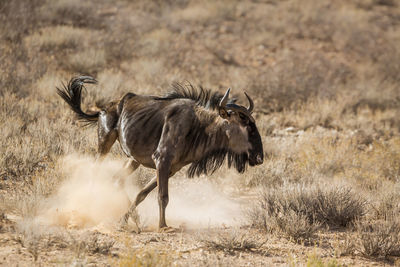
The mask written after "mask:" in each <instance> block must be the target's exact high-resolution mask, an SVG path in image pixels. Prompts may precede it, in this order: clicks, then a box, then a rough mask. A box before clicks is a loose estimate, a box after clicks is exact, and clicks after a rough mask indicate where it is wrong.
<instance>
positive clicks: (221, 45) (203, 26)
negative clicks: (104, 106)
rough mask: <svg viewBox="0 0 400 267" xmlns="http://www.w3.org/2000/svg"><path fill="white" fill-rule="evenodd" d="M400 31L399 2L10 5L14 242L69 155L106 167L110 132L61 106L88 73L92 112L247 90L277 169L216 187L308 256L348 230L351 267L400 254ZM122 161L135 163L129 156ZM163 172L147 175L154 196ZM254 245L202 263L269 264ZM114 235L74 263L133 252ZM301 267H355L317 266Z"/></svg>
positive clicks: (86, 243)
mask: <svg viewBox="0 0 400 267" xmlns="http://www.w3.org/2000/svg"><path fill="white" fill-rule="evenodd" d="M399 18H400V6H399V4H398V3H397V2H396V1H393V0H368V1H361V0H354V1H344V0H338V1H319V0H304V1H294V0H288V1H275V0H272V1H222V2H215V1H209V0H202V1H191V0H180V1H160V0H151V1H142V0H140V1H114V2H108V1H103V0H99V1H86V2H84V3H81V1H77V0H73V1H67V0H56V1H47V0H33V1H24V0H15V1H3V2H1V3H0V31H1V32H2V34H1V35H0V88H1V89H0V125H1V127H0V137H1V138H2V142H1V144H0V180H1V183H0V190H1V194H0V196H1V205H0V215H1V216H0V218H3V219H2V220H3V221H4V223H3V221H2V224H0V232H5V233H12V232H13V230H12V229H13V227H11V226H10V225H9V223H8V220H9V219H7V220H6V219H5V218H13V216H14V217H15V216H18V218H21V220H30V219H31V218H34V217H35V216H36V215H37V213H38V210H39V209H40V207H41V201H42V200H43V199H44V198H46V197H48V196H50V195H51V194H52V193H53V192H54V191H55V190H56V189H57V186H58V185H59V184H60V183H61V181H62V180H63V179H64V177H65V176H64V175H63V166H60V165H59V164H58V162H59V159H60V157H63V156H65V155H67V154H70V153H74V152H79V153H84V154H88V155H91V156H92V155H95V153H96V142H97V141H96V138H97V137H96V132H95V129H93V128H82V127H79V125H78V124H77V123H76V122H75V121H74V120H73V117H72V114H71V112H69V111H67V109H66V106H65V105H64V103H62V102H61V100H60V99H59V98H58V97H57V95H56V94H55V93H54V91H55V90H54V89H55V86H60V85H61V81H65V80H66V79H68V78H70V77H71V76H73V75H75V74H78V73H82V74H83V73H84V74H92V75H95V76H96V78H98V80H99V81H100V84H99V85H98V86H96V87H88V90H87V92H86V91H85V92H84V107H85V108H86V107H93V105H94V103H95V102H96V101H97V102H98V103H100V102H104V101H108V100H110V99H118V98H119V97H121V96H122V95H123V94H124V93H125V92H128V91H131V92H135V93H138V94H161V93H164V92H165V91H167V90H168V88H169V84H171V83H172V82H174V81H179V82H184V81H186V80H188V81H191V82H192V83H194V84H202V85H203V86H205V87H207V88H208V87H209V88H213V89H216V90H220V91H221V92H222V91H223V90H226V88H227V87H232V88H233V90H232V92H233V93H234V96H235V97H237V98H238V101H239V102H242V101H245V98H244V95H243V94H242V90H246V91H247V92H248V93H249V94H250V95H251V96H253V98H254V99H255V102H256V110H255V113H254V116H255V118H256V121H257V125H258V127H259V130H260V133H261V136H262V139H263V143H264V150H265V154H266V160H265V162H264V164H263V165H262V166H259V167H257V168H249V170H248V171H247V172H246V174H245V175H243V176H240V177H239V178H237V179H229V180H228V179H224V177H229V178H231V177H230V176H231V173H229V172H226V173H225V169H223V170H222V171H221V172H219V173H217V174H215V175H213V176H212V177H210V178H209V179H214V180H218V179H219V181H221V182H220V186H221V187H222V186H223V187H224V188H225V186H226V185H227V184H229V185H231V184H233V183H235V182H237V184H236V187H235V189H234V190H236V191H237V192H238V195H240V196H241V197H243V195H244V194H247V193H249V195H251V197H252V198H257V199H255V200H256V202H257V200H258V203H257V204H255V206H254V208H255V210H256V211H257V212H256V213H253V217H252V218H251V222H252V223H253V224H254V225H257V226H259V227H261V228H263V229H266V230H268V231H267V232H273V233H276V234H280V233H283V234H284V235H286V236H287V237H289V238H291V239H293V240H295V241H296V242H298V243H306V241H314V240H316V236H317V235H319V234H320V233H327V229H326V226H328V228H329V231H336V230H335V229H337V228H340V229H341V230H340V231H341V232H342V233H343V235H344V236H346V238H347V239H346V238H342V239H340V242H339V243H340V244H341V242H344V243H346V242H347V241H346V240H350V239H351V238H352V237H353V239H354V242H347V243H346V244H347V245H346V246H345V247H347V248H348V249H345V250H344V251H339V250H338V255H340V256H338V262H340V260H341V259H342V257H347V256H346V255H350V254H352V255H364V256H365V257H369V258H375V259H381V258H383V259H385V258H393V257H398V253H399V252H398V251H397V250H396V247H398V246H399V245H398V232H399V230H398V228H399V227H398V216H399V211H400V206H399V205H398V203H399V202H400V195H399V193H398V192H399V191H400V153H399V151H400V139H399V134H400V119H399V118H400V90H399V85H398V84H399V83H398V82H399V81H400V76H399V70H400V65H399V62H400V60H399V59H400V49H399V46H398V43H399V41H400V38H399V36H400V35H399V33H400V26H399V25H400V20H399ZM349 25H351V27H349ZM243 103H246V102H243ZM112 156H113V157H117V158H122V157H125V156H124V155H123V153H122V152H121V150H120V148H119V147H118V146H115V147H113V149H112ZM148 174H149V173H147V172H146V171H143V170H139V171H138V173H137V174H136V175H135V176H134V177H133V178H134V179H135V180H136V182H137V184H139V185H142V184H144V183H145V182H146V181H147V180H148ZM235 177H236V176H235ZM342 185H344V186H342ZM349 188H351V189H349ZM260 189H261V190H262V193H261V194H259V195H257V194H256V193H255V192H256V191H257V190H260ZM357 219H360V222H359V223H356V224H355V226H354V227H353V225H354V222H355V221H357ZM27 224H29V223H27ZM138 224H139V221H138ZM228 227H229V226H228ZM22 228H23V227H22ZM22 228H21V229H22ZM21 229H19V230H18V231H17V232H16V235H17V236H18V235H19V236H20V237H21V238H20V240H21V241H20V243H21V244H22V245H23V246H24V247H25V248H28V253H29V255H31V256H30V257H31V259H32V260H35V261H38V262H41V261H43V260H44V259H45V257H46V256H44V255H45V253H42V252H43V251H45V250H46V249H45V248H47V247H52V246H47V245H46V244H50V243H52V242H53V241H54V240H56V239H57V238H56V237H55V236H57V235H54V236H53V239H51V240H53V241H49V240H50V239H48V238H47V237H46V234H44V235H42V234H43V233H42V232H40V231H38V233H39V232H40V233H41V234H38V235H34V234H32V232H35V230H30V231H28V230H21ZM353 230H354V231H353ZM244 231H245V230H244ZM264 232H265V231H264ZM267 232H265V233H263V235H267ZM242 233H243V232H240V231H239V232H238V233H233V234H232V235H231V236H230V235H224V234H223V235H221V236H219V235H216V237H214V238H209V239H208V241H205V244H206V246H207V247H208V248H209V249H208V253H209V254H208V255H207V257H206V256H205V257H203V258H202V260H201V264H202V265H205V266H206V265H210V266H211V265H218V264H221V265H223V264H225V265H227V264H229V265H234V264H235V263H237V259H236V258H235V259H234V258H224V259H220V258H219V256H218V255H217V254H212V253H213V251H214V250H222V251H231V252H232V251H234V252H236V251H240V252H243V251H245V253H247V254H246V255H253V254H254V253H252V252H251V251H253V252H254V251H255V250H257V246H258V245H260V244H261V243H258V242H256V241H258V240H255V239H254V238H253V237H252V236H246V235H244V236H243V235H242ZM98 238H100V239H101V236H100V235H94V236H92V237H91V236H87V237H85V238H84V240H81V239H79V238H77V239H76V242H75V243H74V241H73V240H72V239H69V238H67V239H68V240H69V241H68V242H69V243H68V242H67V243H68V244H66V246H67V247H69V248H71V247H76V248H77V250H76V251H75V252H73V256H72V258H73V259H72V260H71V259H67V260H66V259H64V260H61V261H62V262H75V263H76V264H79V263H88V262H87V261H86V260H87V257H95V258H98V259H100V258H102V257H103V258H104V257H109V256H110V255H112V250H113V249H114V247H115V245H116V244H117V243H113V242H114V241H113V240H110V241H109V242H106V243H103V242H102V241H101V240H100V239H98ZM61 239H62V238H61ZM46 240H47V241H46ZM207 242H208V243H207ZM396 242H397V243H396ZM54 243H56V244H59V245H60V246H59V248H58V249H61V250H63V249H65V248H62V246H63V245H62V242H61V241H60V242H59V241H57V240H56V241H54ZM317 243H318V242H315V244H317ZM71 244H72V245H71ZM292 245H293V246H300V245H295V244H292ZM54 247H56V246H54ZM247 248H249V249H247ZM67 250H68V251H71V249H67ZM160 251H161V252H159V251H158V250H146V249H143V250H135V249H133V250H131V251H130V252H129V253H127V255H126V257H125V256H123V257H122V256H121V258H120V259H119V260H120V262H119V263H118V264H120V265H129V266H131V265H132V266H141V265H171V264H172V260H171V259H170V258H169V257H168V256H167V253H168V251H169V250H160ZM164 252H165V253H164ZM228 254H229V253H228ZM396 255H397V256H396ZM177 257H178V258H179V257H180V256H177ZM231 257H232V256H231ZM246 257H250V256H246ZM75 258H76V259H78V262H77V261H76V260H75ZM190 260H193V259H190V257H189V259H187V261H186V263H188V262H192V261H190ZM250 262H251V260H250ZM307 262H308V263H307ZM301 263H304V264H308V265H310V266H323V265H328V266H330V264H331V265H332V266H335V265H339V264H340V263H335V262H332V263H330V261H329V260H325V259H324V260H322V259H321V258H320V257H319V256H313V255H311V256H310V257H309V258H308V259H307V258H303V259H302V260H301ZM364 263H365V262H364ZM271 264H273V263H271ZM354 264H355V265H357V264H361V263H359V262H355V263H354Z"/></svg>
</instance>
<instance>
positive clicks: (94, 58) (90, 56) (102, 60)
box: [66, 49, 107, 74]
mask: <svg viewBox="0 0 400 267" xmlns="http://www.w3.org/2000/svg"><path fill="white" fill-rule="evenodd" d="M106 63H107V61H106V54H105V51H104V50H103V49H87V50H84V51H80V52H78V53H76V54H73V55H70V56H69V58H68V60H67V62H66V64H67V67H68V68H69V69H70V70H71V71H73V72H76V73H84V74H95V73H97V72H99V71H100V70H102V69H103V68H104V67H105V66H106Z"/></svg>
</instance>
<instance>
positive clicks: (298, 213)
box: [250, 185, 365, 241]
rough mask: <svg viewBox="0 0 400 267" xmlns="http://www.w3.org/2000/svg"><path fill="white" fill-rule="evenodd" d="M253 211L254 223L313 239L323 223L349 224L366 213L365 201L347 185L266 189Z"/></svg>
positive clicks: (333, 225)
mask: <svg viewBox="0 0 400 267" xmlns="http://www.w3.org/2000/svg"><path fill="white" fill-rule="evenodd" d="M260 197H261V198H260V200H259V203H258V206H257V207H256V208H255V210H254V211H253V212H251V213H250V218H251V220H252V223H253V225H255V226H259V227H262V228H264V229H266V230H267V231H281V232H283V233H285V234H287V235H288V236H289V237H291V238H293V239H295V240H296V241H303V240H307V239H310V238H311V237H312V235H313V234H314V233H315V232H316V231H317V230H318V229H319V226H321V225H327V226H329V227H346V226H348V225H349V224H351V223H353V222H354V221H355V220H356V219H357V218H360V217H361V216H362V215H363V214H364V212H365V211H364V206H365V201H364V200H363V199H361V197H359V196H358V195H357V194H355V193H354V192H353V191H352V190H351V189H350V188H348V187H344V186H326V187H324V188H322V187H316V186H308V187H305V186H302V187H300V186H297V187H295V186H291V187H288V186H287V185H286V186H283V187H280V188H277V189H270V190H268V189H265V190H264V191H263V192H262V194H261V196H260Z"/></svg>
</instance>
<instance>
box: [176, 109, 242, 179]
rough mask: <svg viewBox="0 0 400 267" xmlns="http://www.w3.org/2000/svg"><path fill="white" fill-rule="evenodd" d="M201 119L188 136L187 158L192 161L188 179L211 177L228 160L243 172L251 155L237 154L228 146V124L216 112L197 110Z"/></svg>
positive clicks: (193, 125) (185, 156)
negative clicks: (206, 175)
mask: <svg viewBox="0 0 400 267" xmlns="http://www.w3.org/2000/svg"><path fill="white" fill-rule="evenodd" d="M196 114H197V119H196V121H194V122H193V124H192V127H191V131H190V133H189V134H188V135H187V136H186V142H187V143H186V144H187V149H186V150H185V153H184V155H183V157H184V158H185V160H187V162H191V163H192V164H191V166H190V168H189V170H188V176H189V177H193V176H194V175H201V174H208V173H213V172H214V171H216V170H217V169H218V168H219V167H221V165H222V164H223V163H224V161H225V159H226V158H228V165H229V167H230V166H231V165H233V166H234V167H235V168H236V169H237V170H238V171H239V172H243V171H244V169H245V166H246V163H247V161H248V157H247V153H243V154H236V153H234V152H232V151H231V150H230V149H229V147H228V143H229V140H228V137H227V136H226V133H225V132H226V124H225V122H224V120H223V119H222V118H220V117H219V116H218V115H217V114H216V112H213V111H210V110H207V109H204V108H196Z"/></svg>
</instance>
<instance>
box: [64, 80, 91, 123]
mask: <svg viewBox="0 0 400 267" xmlns="http://www.w3.org/2000/svg"><path fill="white" fill-rule="evenodd" d="M85 83H92V84H95V83H97V81H96V80H95V79H94V78H92V77H90V76H79V77H74V78H72V79H71V80H70V81H69V82H68V85H65V84H63V86H62V88H58V87H57V94H58V95H59V96H61V97H62V99H64V101H65V102H67V104H68V105H69V106H70V108H71V109H72V110H73V111H74V112H75V113H76V115H77V117H78V119H79V120H81V121H85V122H87V123H88V124H91V123H95V122H97V118H98V117H99V112H96V113H92V114H88V113H85V112H83V110H82V108H81V102H82V88H85V86H84V84H85Z"/></svg>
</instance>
